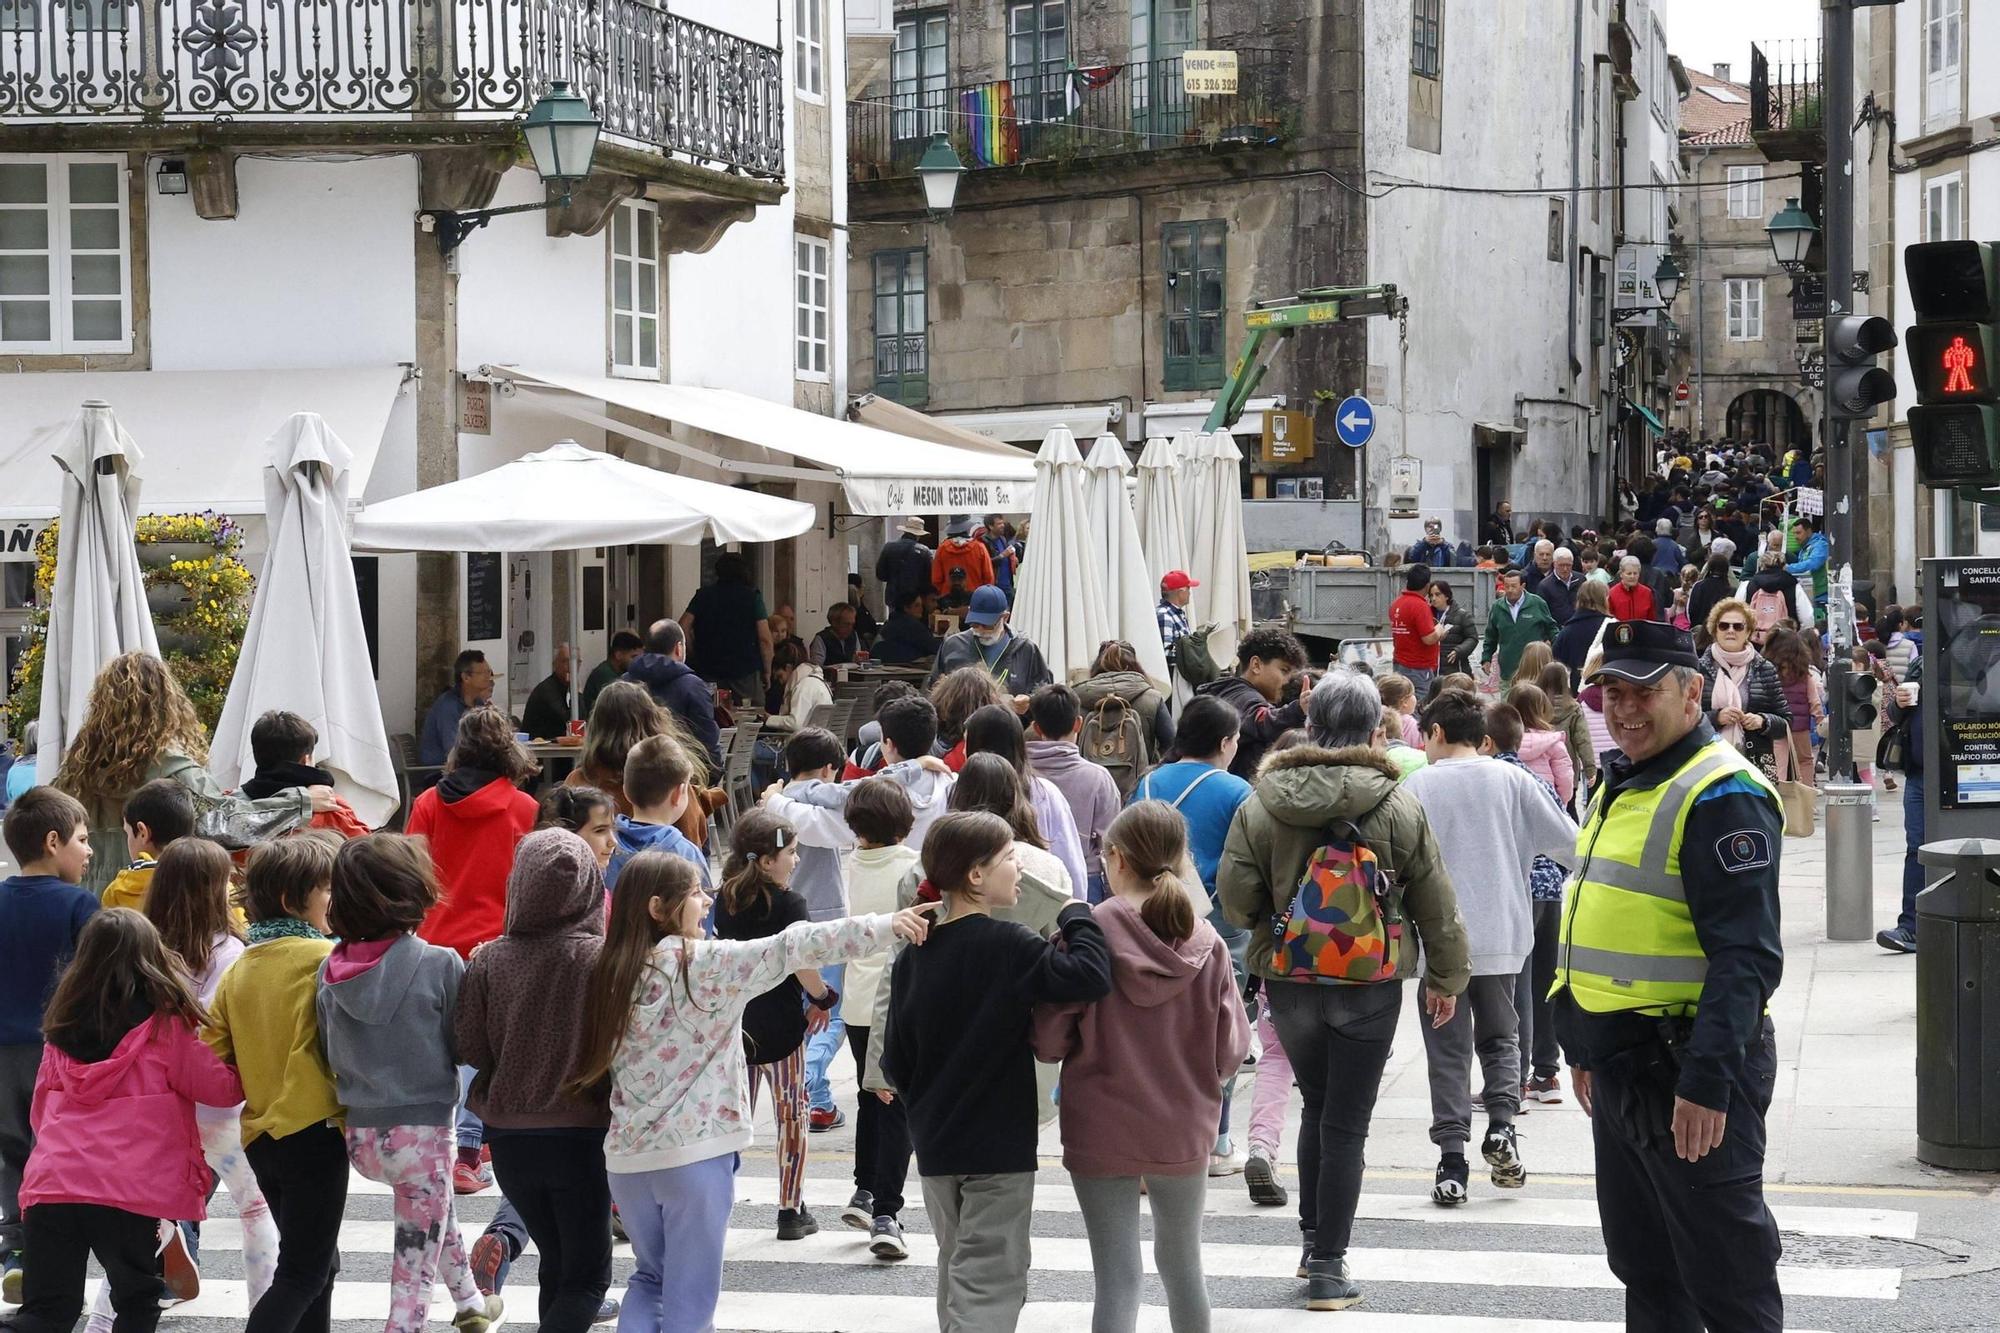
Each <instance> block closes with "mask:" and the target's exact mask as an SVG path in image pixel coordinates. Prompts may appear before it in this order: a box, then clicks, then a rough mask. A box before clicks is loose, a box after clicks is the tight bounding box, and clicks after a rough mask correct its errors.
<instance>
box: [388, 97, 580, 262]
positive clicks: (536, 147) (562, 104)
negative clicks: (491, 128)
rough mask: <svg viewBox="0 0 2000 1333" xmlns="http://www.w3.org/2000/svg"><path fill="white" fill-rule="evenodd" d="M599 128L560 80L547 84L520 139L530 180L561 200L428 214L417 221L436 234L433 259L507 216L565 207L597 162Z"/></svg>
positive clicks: (429, 212) (447, 209) (444, 209)
mask: <svg viewBox="0 0 2000 1333" xmlns="http://www.w3.org/2000/svg"><path fill="white" fill-rule="evenodd" d="M603 128H604V126H603V123H602V122H601V121H599V120H598V118H597V116H596V114H595V113H594V112H592V111H591V109H590V103H589V102H587V101H585V100H584V99H583V98H582V97H579V96H578V95H577V94H576V93H575V92H574V91H573V90H572V89H571V88H570V86H569V84H568V83H567V82H566V81H565V80H562V79H557V80H555V81H554V82H552V83H551V84H550V85H549V90H548V92H546V93H544V94H542V96H541V98H540V99H539V100H538V101H536V103H535V104H534V105H533V106H532V107H530V108H528V115H527V118H526V119H525V120H523V121H522V122H521V135H522V137H523V138H525V139H526V140H527V141H528V155H529V156H530V157H532V158H533V159H534V162H535V174H536V175H537V176H539V177H541V180H542V183H543V184H544V185H556V186H560V187H561V188H562V198H560V199H555V200H547V199H544V200H542V201H541V202H539V203H532V204H514V205H511V206H509V207H507V208H481V209H476V210H472V211H468V212H459V211H457V210H455V209H449V208H433V209H427V210H425V211H424V212H422V213H419V214H417V217H418V219H419V220H420V221H421V222H422V223H423V225H424V226H425V227H427V228H430V229H433V230H435V231H436V232H437V238H438V253H439V254H441V255H444V256H446V257H447V258H449V257H450V255H451V252H452V251H454V250H456V249H458V247H459V245H460V244H461V243H462V242H463V241H464V240H465V238H466V237H467V236H469V235H471V234H472V233H473V232H475V231H477V230H478V229H479V228H481V227H483V226H485V225H486V224H487V223H489V222H491V221H492V220H493V219H494V218H497V217H503V216H505V215H506V214H508V213H542V212H546V211H548V210H549V209H551V208H567V207H569V203H570V190H571V188H572V187H573V186H575V184H576V183H577V182H578V181H580V180H583V179H584V178H585V177H587V176H589V175H590V160H591V158H592V157H594V156H596V153H597V135H598V132H599V131H600V130H602V129H603Z"/></svg>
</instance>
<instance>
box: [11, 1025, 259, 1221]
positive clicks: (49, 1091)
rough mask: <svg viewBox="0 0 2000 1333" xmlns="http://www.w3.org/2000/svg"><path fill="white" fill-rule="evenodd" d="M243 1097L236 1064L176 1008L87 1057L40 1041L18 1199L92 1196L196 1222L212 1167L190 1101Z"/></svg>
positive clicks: (85, 1199) (224, 1102) (225, 1102)
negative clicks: (28, 1150) (30, 1144)
mask: <svg viewBox="0 0 2000 1333" xmlns="http://www.w3.org/2000/svg"><path fill="white" fill-rule="evenodd" d="M242 1100H243V1080H242V1079H240V1078H238V1077H237V1076H236V1071H235V1069H233V1068H231V1067H230V1066H229V1065H226V1064H224V1063H222V1061H221V1060H219V1059H217V1058H216V1055H215V1052H213V1051H211V1050H209V1048H208V1047H207V1046H205V1045H203V1044H202V1042H201V1040H200V1039H199V1038H198V1037H196V1036H195V1033H194V1029H193V1028H192V1027H190V1026H189V1025H188V1024H187V1023H186V1022H184V1021H182V1020H181V1019H178V1018H172V1017H168V1016H164V1015H159V1014H156V1015H154V1016H153V1017H151V1018H149V1019H147V1020H146V1021H145V1022H143V1023H141V1024H140V1025H139V1026H138V1027H135V1028H133V1029H132V1030H131V1031H130V1032H127V1033H126V1034H125V1036H124V1038H123V1039H122V1040H121V1041H120V1042H119V1043H118V1045H117V1047H116V1048H115V1049H114V1050H113V1051H112V1052H111V1054H110V1055H108V1056H106V1057H105V1058H104V1059H102V1060H98V1061H95V1062H93V1063H88V1064H87V1063H85V1062H84V1061H81V1060H78V1059H76V1058H75V1057H74V1056H71V1055H69V1054H68V1053H67V1052H65V1051H63V1050H61V1049H59V1048H58V1047H55V1046H44V1047H43V1048H42V1069H41V1074H40V1076H39V1077H37V1078H36V1080H35V1098H34V1102H33V1104H32V1106H31V1107H30V1109H29V1113H28V1120H29V1124H30V1125H32V1126H33V1127H34V1131H35V1151H34V1155H33V1156H31V1157H29V1159H28V1169H27V1172H26V1174H25V1175H24V1176H23V1177H22V1180H21V1206H22V1207H23V1208H27V1207H30V1206H32V1205H34V1204H38V1203H95V1204H104V1205H107V1206H109V1207H112V1208H122V1209H124V1210H125V1211H126V1212H128V1213H137V1214H139V1215H140V1216H141V1217H165V1218H171V1219H173V1220H175V1221H191V1222H198V1221H200V1220H201V1219H202V1218H203V1217H205V1216H206V1215H207V1210H206V1208H205V1207H204V1204H205V1202H206V1200H207V1198H208V1189H209V1172H208V1166H207V1164H206V1163H204V1162H203V1160H202V1155H201V1136H200V1134H199V1133H198V1132H197V1130H196V1129H195V1122H194V1108H195V1103H197V1102H199V1103H201V1104H202V1105H203V1106H235V1105H236V1104H238V1103H239V1102H241V1101H242Z"/></svg>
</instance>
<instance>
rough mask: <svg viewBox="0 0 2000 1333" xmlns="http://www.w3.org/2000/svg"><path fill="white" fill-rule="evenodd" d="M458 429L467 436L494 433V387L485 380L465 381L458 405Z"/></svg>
mask: <svg viewBox="0 0 2000 1333" xmlns="http://www.w3.org/2000/svg"><path fill="white" fill-rule="evenodd" d="M458 428H459V430H460V431H461V432H463V433H464V434H466V435H491V434H492V433H493V386H492V385H491V384H489V383H487V382H486V381H485V380H473V379H468V380H466V381H464V393H463V394H462V395H461V397H460V400H459V405H458Z"/></svg>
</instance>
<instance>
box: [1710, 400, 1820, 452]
mask: <svg viewBox="0 0 2000 1333" xmlns="http://www.w3.org/2000/svg"><path fill="white" fill-rule="evenodd" d="M1723 432H1724V438H1725V439H1730V440H1742V441H1747V442H1749V443H1753V444H1756V443H1762V444H1768V445H1770V446H1771V449H1772V453H1773V456H1774V457H1782V456H1783V455H1784V452H1785V451H1786V450H1787V449H1806V450H1810V449H1811V448H1812V447H1813V431H1812V427H1811V425H1810V424H1809V423H1808V422H1807V419H1806V414H1805V412H1804V411H1803V410H1802V409H1801V408H1800V407H1799V404H1798V400H1797V399H1795V398H1793V397H1792V396H1791V395H1790V394H1788V393H1785V392H1783V391H1782V390H1779V389H1751V390H1749V391H1748V392H1746V393H1740V394H1738V395H1737V396H1736V397H1735V399H1734V400H1732V401H1731V402H1730V404H1729V413H1728V416H1727V418H1726V422H1725V425H1724V427H1723Z"/></svg>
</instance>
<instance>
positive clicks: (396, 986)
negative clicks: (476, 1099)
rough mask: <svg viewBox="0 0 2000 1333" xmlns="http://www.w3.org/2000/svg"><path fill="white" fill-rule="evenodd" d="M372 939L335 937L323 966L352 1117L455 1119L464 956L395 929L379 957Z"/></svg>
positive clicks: (334, 1052) (418, 1121)
mask: <svg viewBox="0 0 2000 1333" xmlns="http://www.w3.org/2000/svg"><path fill="white" fill-rule="evenodd" d="M367 948H368V946H367V945H366V944H362V945H358V946H356V945H348V944H341V945H337V946H335V948H334V951H333V952H332V953H331V954H329V955H328V956H327V960H326V961H325V962H324V963H322V964H320V970H319V999H318V1005H317V1007H318V1011H319V1034H320V1042H321V1044H322V1045H323V1046H324V1047H325V1048H326V1062H327V1064H328V1066H329V1067H331V1068H332V1070H333V1083H334V1087H335V1088H336V1089H337V1090H338V1091H339V1093H340V1101H341V1105H343V1106H345V1107H346V1108H347V1123H348V1124H349V1125H353V1126H358V1127H361V1128H371V1129H386V1128H388V1127H390V1126H392V1125H449V1124H451V1123H452V1120H453V1118H454V1116H455V1114H456V1112H457V1108H458V1053H457V1050H456V1043H455V1041H454V1039H453V1036H452V1025H453V1022H454V1018H455V1015H456V1011H457V1008H458V985H459V980H460V979H461V978H462V977H463V976H464V975H465V964H464V962H463V961H461V960H460V958H459V956H458V954H457V953H456V952H454V951H453V950H451V949H444V948H440V947H438V946H437V945H435V944H426V943H424V941H422V940H420V939H418V938H417V937H416V936H415V935H399V936H397V937H396V939H395V942H394V943H392V944H390V946H389V949H388V952H387V953H384V954H383V955H382V956H381V957H380V958H379V959H377V960H376V961H375V962H373V963H367V962H366V961H365V954H364V953H363V951H366V950H367ZM357 968H358V969H360V970H359V971H357V970H356V969H357Z"/></svg>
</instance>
